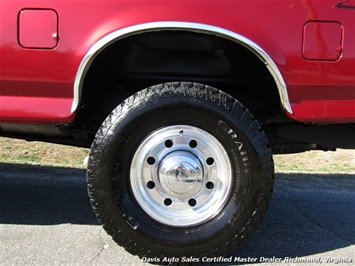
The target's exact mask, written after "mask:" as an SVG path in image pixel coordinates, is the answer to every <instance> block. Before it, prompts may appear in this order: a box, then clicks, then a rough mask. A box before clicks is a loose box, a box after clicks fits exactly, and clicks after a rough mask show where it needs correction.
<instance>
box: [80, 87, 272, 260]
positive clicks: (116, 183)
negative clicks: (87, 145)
mask: <svg viewBox="0 0 355 266" xmlns="http://www.w3.org/2000/svg"><path fill="white" fill-rule="evenodd" d="M179 125H181V126H182V127H184V128H186V129H188V130H190V129H191V131H194V129H196V130H197V131H198V132H206V134H207V135H205V136H202V135H201V136H202V137H201V140H204V141H207V142H208V141H209V140H208V137H206V136H209V135H211V136H213V138H215V139H216V140H217V141H218V143H220V147H222V149H223V150H224V151H225V154H226V156H227V157H228V159H227V160H226V161H229V162H230V164H229V165H230V169H231V171H230V173H231V176H230V185H229V187H228V190H229V191H228V192H227V193H226V195H227V196H226V199H225V201H224V202H222V203H221V202H219V203H218V204H220V205H221V207H220V209H219V210H218V211H217V212H216V213H214V214H213V215H210V213H207V216H206V217H203V219H202V220H201V221H200V220H198V219H197V218H196V220H195V219H194V218H193V219H192V220H191V221H190V220H189V219H187V220H185V219H184V217H183V216H182V215H180V214H179V216H178V218H181V220H182V221H183V223H181V224H177V223H176V224H175V222H174V220H173V219H172V220H171V221H172V224H171V225H170V224H168V223H167V222H165V221H163V220H162V219H161V217H160V216H159V212H158V211H157V212H155V211H154V210H153V213H154V214H156V216H157V217H158V218H156V217H152V215H150V214H148V213H147V211H145V210H144V207H151V205H148V203H144V202H143V203H142V200H141V199H138V198H136V196H135V193H137V190H138V192H139V190H140V189H141V188H140V187H139V186H138V188H137V187H133V185H132V183H134V182H135V179H133V181H132V177H131V176H130V175H131V173H132V172H133V173H135V172H136V171H135V169H132V167H131V166H132V160H133V159H134V160H136V158H137V153H139V152H138V150H139V149H140V147H141V145H143V144H144V143H145V140H147V139H148V140H149V137H150V136H151V135H152V134H154V133H155V132H164V130H165V129H167V130H168V129H174V127H176V126H177V127H178V126H179ZM181 134H182V133H181ZM174 138H175V139H177V138H178V137H174ZM162 141H163V140H162ZM142 143H143V144H142ZM144 145H149V142H147V143H146V144H144ZM157 145H158V144H157ZM159 145H160V144H159ZM181 145H182V144H181ZM218 145H219V144H218ZM182 147H184V146H182ZM187 149H189V148H187ZM191 149H192V148H191ZM176 152H178V153H179V152H180V150H178V151H176ZM208 152H211V153H213V151H208ZM192 153H193V152H192ZM184 154H185V153H184ZM186 154H188V155H187V156H192V157H193V156H195V155H189V154H190V150H189V151H188V153H186ZM135 156H136V157H135ZM196 156H197V155H196ZM199 156H200V155H199ZM138 158H139V156H138ZM177 158H178V157H176V158H174V159H176V160H177ZM193 158H195V157H193ZM198 161H199V160H196V162H198ZM141 163H142V164H143V165H144V164H146V163H147V162H145V161H142V162H141ZM153 163H156V165H157V167H158V166H159V162H154V161H153ZM214 163H216V165H217V166H218V163H221V164H222V163H225V162H214ZM201 164H202V165H204V163H203V162H202V163H201ZM217 166H216V167H217ZM144 167H145V166H144ZM138 172H139V171H138ZM169 173H170V172H169ZM273 173H274V166H273V160H272V153H271V149H270V146H269V143H268V140H267V138H266V136H265V133H264V132H263V130H262V129H261V127H260V125H259V123H258V122H257V121H256V120H255V119H254V117H253V116H252V115H251V114H250V112H249V111H248V110H247V109H246V108H245V107H244V106H243V105H242V104H241V103H240V102H238V101H237V100H235V99H234V98H232V97H231V96H230V95H228V94H226V93H224V92H222V91H219V90H217V89H215V88H212V87H209V86H205V85H201V84H196V83H189V82H174V83H165V84H161V85H156V86H152V87H149V88H146V89H144V90H142V91H140V92H138V93H136V94H134V95H132V96H131V97H129V98H128V99H126V100H125V101H124V102H122V103H121V104H120V105H119V106H117V108H115V109H114V110H113V111H112V113H111V114H110V115H109V116H108V117H107V119H106V120H105V121H104V122H103V124H102V126H101V127H100V129H99V130H98V132H97V134H96V137H95V140H94V142H93V144H92V147H91V153H90V158H89V164H88V171H87V182H88V192H89V196H90V200H91V204H92V207H93V209H94V211H95V213H96V215H97V218H98V220H99V221H100V223H101V224H102V225H103V227H104V228H105V230H106V231H107V233H108V234H110V235H111V236H112V238H113V239H114V241H116V242H117V243H118V244H119V245H121V246H123V247H124V248H125V249H126V250H127V251H128V252H130V253H132V254H135V255H138V256H140V257H149V258H159V259H160V262H162V259H163V258H164V257H166V256H168V257H172V256H175V257H183V256H194V257H201V256H208V257H212V256H221V255H223V254H226V253H227V252H232V251H233V250H234V249H235V247H236V246H238V245H240V244H241V243H242V242H243V241H244V240H245V239H247V238H249V237H250V236H251V234H252V232H253V231H254V230H255V229H256V228H257V227H258V225H259V224H260V221H261V220H262V218H263V217H264V215H265V213H266V211H267V208H268V204H269V202H270V200H271V196H272V188H273ZM138 175H139V173H138ZM152 175H155V174H154V171H153V174H152ZM201 175H202V174H201ZM141 178H142V177H141ZM221 178H222V177H221ZM223 178H224V177H223ZM174 182H177V181H174ZM201 182H204V181H201ZM215 182H216V183H215V186H218V184H219V181H218V180H217V181H215ZM227 183H228V182H227ZM220 186H221V187H222V188H225V187H224V185H223V184H220ZM144 189H147V188H144ZM201 189H202V190H203V189H205V188H204V187H203V188H201ZM134 192H135V193H134ZM143 192H144V193H145V191H143ZM148 193H149V191H148ZM164 193H165V192H164ZM164 193H163V194H164ZM211 195H214V194H211ZM211 197H212V196H211ZM172 199H173V204H174V198H172ZM153 200H154V198H153ZM194 203H195V204H196V202H194ZM198 204H199V202H197V205H198ZM211 204H212V205H213V204H214V203H211ZM166 205H167V204H166ZM193 205H194V204H191V208H192V206H193ZM153 206H154V204H153ZM161 206H162V207H163V208H165V206H164V205H163V204H162V205H161ZM187 207H189V206H187ZM166 209H168V207H166ZM167 219H168V220H169V219H170V218H169V217H168V218H167ZM190 222H191V226H189V223H190Z"/></svg>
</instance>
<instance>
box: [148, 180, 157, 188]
mask: <svg viewBox="0 0 355 266" xmlns="http://www.w3.org/2000/svg"><path fill="white" fill-rule="evenodd" d="M147 187H148V188H149V189H153V188H155V183H154V182H153V181H149V182H148V183H147Z"/></svg>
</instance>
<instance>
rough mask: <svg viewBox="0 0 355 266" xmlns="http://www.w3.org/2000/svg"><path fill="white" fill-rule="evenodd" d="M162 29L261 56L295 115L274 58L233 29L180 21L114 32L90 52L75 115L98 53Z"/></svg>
mask: <svg viewBox="0 0 355 266" xmlns="http://www.w3.org/2000/svg"><path fill="white" fill-rule="evenodd" d="M160 30H176V31H181V30H188V31H193V32H197V33H210V34H214V35H216V36H219V37H223V38H227V39H229V40H231V41H234V42H237V43H239V44H241V45H243V46H244V47H246V48H247V49H249V50H250V51H252V52H253V53H254V54H255V55H257V56H258V57H259V59H260V60H261V61H263V63H264V64H265V66H266V67H267V68H268V70H269V72H270V73H271V75H272V76H273V78H274V80H275V83H276V85H277V88H278V91H279V95H280V99H281V103H282V106H283V108H284V109H285V110H286V111H287V112H289V113H291V114H292V113H293V111H292V107H291V104H290V101H289V98H288V93H287V87H286V83H285V81H284V79H283V77H282V75H281V72H280V70H279V69H278V67H277V66H276V64H275V62H274V61H273V60H272V59H271V57H270V56H269V55H268V54H267V53H266V52H265V51H264V50H263V49H262V48H261V47H260V46H259V45H257V44H256V43H254V42H253V41H251V40H249V39H248V38H246V37H244V36H242V35H239V34H237V33H235V32H232V31H230V30H226V29H223V28H220V27H216V26H211V25H206V24H201V23H190V22H177V21H162V22H149V23H144V24H138V25H134V26H130V27H127V28H123V29H120V30H117V31H115V32H112V33H110V34H108V35H106V36H105V37H103V38H102V39H100V40H99V41H98V42H96V43H95V44H94V45H93V46H92V47H91V48H90V50H89V51H88V52H87V53H86V55H85V57H84V58H83V60H82V61H81V63H80V66H79V69H78V72H77V74H76V77H75V82H74V99H73V104H72V108H71V112H72V113H73V112H75V111H76V110H77V108H78V105H79V101H80V91H81V86H82V78H83V77H84V76H85V73H86V71H88V69H89V67H90V65H91V63H92V62H93V60H94V59H95V57H96V56H97V55H98V53H99V52H100V51H101V50H103V49H104V48H105V47H106V46H108V45H109V44H111V43H113V42H114V41H117V40H119V39H123V38H125V37H128V36H131V35H135V34H138V33H143V32H152V31H160Z"/></svg>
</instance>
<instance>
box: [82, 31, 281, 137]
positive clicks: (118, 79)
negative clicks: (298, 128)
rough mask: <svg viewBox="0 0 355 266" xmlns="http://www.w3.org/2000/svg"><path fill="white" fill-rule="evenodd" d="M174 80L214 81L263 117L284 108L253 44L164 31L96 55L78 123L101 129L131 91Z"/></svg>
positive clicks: (114, 45)
mask: <svg viewBox="0 0 355 266" xmlns="http://www.w3.org/2000/svg"><path fill="white" fill-rule="evenodd" d="M170 81H192V82H198V83H203V84H206V85H210V86H214V87H216V88H218V89H220V90H223V91H225V92H226V93H228V94H230V95H232V96H233V97H234V98H236V99H238V100H239V101H241V102H242V103H243V104H244V105H245V106H246V107H247V108H248V109H249V110H250V111H251V112H252V113H253V114H254V116H256V117H257V119H260V120H263V119H267V118H268V117H273V116H275V115H278V114H280V113H281V110H282V108H281V104H280V96H279V94H278V90H277V86H276V84H275V81H274V79H273V77H272V76H271V74H270V72H269V71H268V69H267V68H266V67H265V64H264V63H263V62H262V61H261V60H260V59H259V58H258V57H257V56H256V55H255V54H254V53H253V52H251V51H250V50H249V49H247V48H246V47H244V46H243V45H241V44H239V43H236V42H233V41H231V40H228V39H224V38H221V37H218V36H214V35H210V34H205V33H196V32H189V31H168V30H163V31H159V32H149V33H141V34H137V35H133V36H130V37H127V38H124V39H121V40H118V41H116V42H114V43H112V44H111V45H109V46H108V47H106V48H105V49H104V50H102V51H101V52H100V54H99V55H97V56H96V58H95V59H94V61H93V62H92V64H91V66H90V69H89V70H88V72H87V74H86V76H85V79H84V82H83V87H82V95H81V102H80V111H79V115H78V121H79V124H82V125H85V126H86V127H89V129H92V130H96V129H97V128H98V127H99V126H100V125H101V123H102V121H103V120H104V119H105V118H106V117H107V115H108V114H109V113H110V112H111V111H112V110H113V109H114V108H115V107H116V106H117V105H118V104H119V103H121V102H122V101H123V100H124V99H125V98H127V97H128V96H130V95H132V94H134V93H135V92H137V91H139V90H142V89H144V88H146V87H148V86H152V85H156V84H159V83H164V82H170Z"/></svg>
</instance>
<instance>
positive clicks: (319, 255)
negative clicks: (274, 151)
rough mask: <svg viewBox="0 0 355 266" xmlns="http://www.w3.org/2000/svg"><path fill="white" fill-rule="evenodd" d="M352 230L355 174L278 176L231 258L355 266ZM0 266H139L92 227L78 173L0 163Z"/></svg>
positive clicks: (92, 218)
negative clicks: (263, 213) (253, 228)
mask: <svg viewBox="0 0 355 266" xmlns="http://www.w3.org/2000/svg"><path fill="white" fill-rule="evenodd" d="M354 224H355V175H346V174H338V175H324V174H322V175H317V174H277V175H276V185H275V193H274V197H273V201H272V204H271V206H270V210H269V213H268V215H267V217H266V218H265V220H264V222H263V224H262V226H261V228H260V230H258V231H257V232H256V234H255V235H254V237H253V238H252V239H251V240H249V241H248V242H247V243H246V244H245V245H244V246H243V247H242V248H240V249H239V250H237V251H235V252H234V254H231V255H232V258H233V260H235V259H236V260H238V259H239V260H243V259H244V258H246V259H248V258H249V259H252V258H257V261H259V262H260V261H263V260H264V261H265V260H266V259H263V258H271V259H272V260H274V261H275V260H276V261H277V259H279V258H280V259H282V262H283V263H285V262H286V261H285V259H284V258H285V257H290V258H292V259H293V261H292V260H291V261H290V262H291V263H289V264H288V265H301V264H302V263H300V262H302V261H305V260H306V259H311V260H314V261H315V263H314V264H316V263H317V262H318V260H321V262H322V263H323V265H324V264H327V262H329V261H330V259H333V261H332V263H331V264H335V263H336V262H337V261H336V260H335V259H340V260H341V262H343V263H344V264H345V265H354V264H355V226H354ZM271 262H272V261H271ZM267 264H269V263H266V264H264V265H267ZM312 264H313V263H311V264H308V265H312ZM344 264H338V265H344ZM0 265H143V263H142V261H141V260H140V259H138V258H137V257H135V256H132V255H130V254H129V253H127V252H125V251H124V250H123V249H122V248H120V247H118V246H117V245H116V244H115V243H114V242H113V241H112V240H111V238H110V237H109V236H108V235H107V234H106V233H105V232H104V231H103V229H102V228H101V226H100V225H98V223H97V221H96V218H95V216H94V215H93V213H92V211H91V207H90V204H89V201H88V198H87V194H86V186H85V171H84V170H78V169H68V168H58V167H38V166H25V165H16V164H4V163H0ZM144 265H147V264H144ZM327 265H330V264H327Z"/></svg>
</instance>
